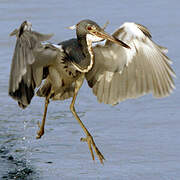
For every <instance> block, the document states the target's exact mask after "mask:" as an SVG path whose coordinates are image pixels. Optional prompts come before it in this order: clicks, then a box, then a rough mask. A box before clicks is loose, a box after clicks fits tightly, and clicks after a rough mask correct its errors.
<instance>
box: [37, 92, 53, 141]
mask: <svg viewBox="0 0 180 180" xmlns="http://www.w3.org/2000/svg"><path fill="white" fill-rule="evenodd" d="M49 98H50V95H48V97H46V99H45V107H44V114H43V119H42V122H41V124H40V122H39V121H38V126H39V131H38V132H37V136H36V139H40V138H41V136H42V135H43V134H44V126H45V121H46V114H47V108H48V104H49Z"/></svg>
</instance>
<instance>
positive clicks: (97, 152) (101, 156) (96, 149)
mask: <svg viewBox="0 0 180 180" xmlns="http://www.w3.org/2000/svg"><path fill="white" fill-rule="evenodd" d="M81 141H82V142H87V144H88V146H89V150H90V152H91V156H92V159H93V160H94V153H93V150H92V147H93V148H94V151H95V152H96V154H97V156H98V158H99V160H100V162H101V164H103V160H105V158H104V156H103V155H102V154H101V152H100V151H99V149H98V148H97V146H96V144H95V142H94V140H93V137H92V136H91V135H88V136H87V137H86V138H81Z"/></svg>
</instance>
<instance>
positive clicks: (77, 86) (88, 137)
mask: <svg viewBox="0 0 180 180" xmlns="http://www.w3.org/2000/svg"><path fill="white" fill-rule="evenodd" d="M83 81H84V75H83V76H81V77H80V78H79V79H78V80H77V81H76V83H75V92H74V96H73V99H72V102H71V105H70V110H71V112H72V113H73V115H74V117H75V118H76V120H77V121H78V123H79V124H80V126H81V127H82V129H83V130H84V132H85V134H86V138H81V141H83V142H87V143H88V146H89V150H90V152H91V156H92V159H93V160H94V154H93V150H92V147H93V148H94V151H95V152H96V154H97V156H98V158H99V160H100V162H101V163H102V164H103V160H105V158H104V156H103V155H102V154H101V152H100V151H99V149H98V148H97V147H96V144H95V142H94V140H93V137H92V136H91V134H90V133H89V131H88V130H87V129H86V127H85V126H84V124H83V123H82V121H81V120H80V118H79V116H78V115H77V113H76V110H75V108H74V104H75V101H76V97H77V94H78V91H79V89H80V88H81V86H82V83H83Z"/></svg>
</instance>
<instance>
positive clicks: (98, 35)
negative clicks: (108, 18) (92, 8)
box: [69, 20, 130, 48]
mask: <svg viewBox="0 0 180 180" xmlns="http://www.w3.org/2000/svg"><path fill="white" fill-rule="evenodd" d="M69 28H70V29H76V34H77V36H78V37H84V36H86V38H88V39H89V40H91V41H92V42H99V41H102V40H105V39H106V40H109V41H112V42H114V43H116V44H119V45H121V46H123V47H126V48H130V47H129V46H128V45H127V44H125V43H124V42H122V41H121V40H119V39H117V38H116V37H113V36H112V35H109V34H108V33H106V32H105V31H104V29H103V28H101V27H100V26H99V25H98V24H97V23H95V22H94V21H91V20H82V21H80V22H79V23H77V24H76V25H75V26H71V27H69Z"/></svg>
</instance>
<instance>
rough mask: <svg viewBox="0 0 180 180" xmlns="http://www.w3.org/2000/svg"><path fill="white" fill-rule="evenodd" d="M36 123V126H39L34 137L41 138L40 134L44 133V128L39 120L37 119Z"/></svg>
mask: <svg viewBox="0 0 180 180" xmlns="http://www.w3.org/2000/svg"><path fill="white" fill-rule="evenodd" d="M37 124H38V127H39V131H38V132H37V136H36V139H40V138H41V136H42V135H43V134H44V129H43V128H41V124H40V122H39V121H38V122H37Z"/></svg>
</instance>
